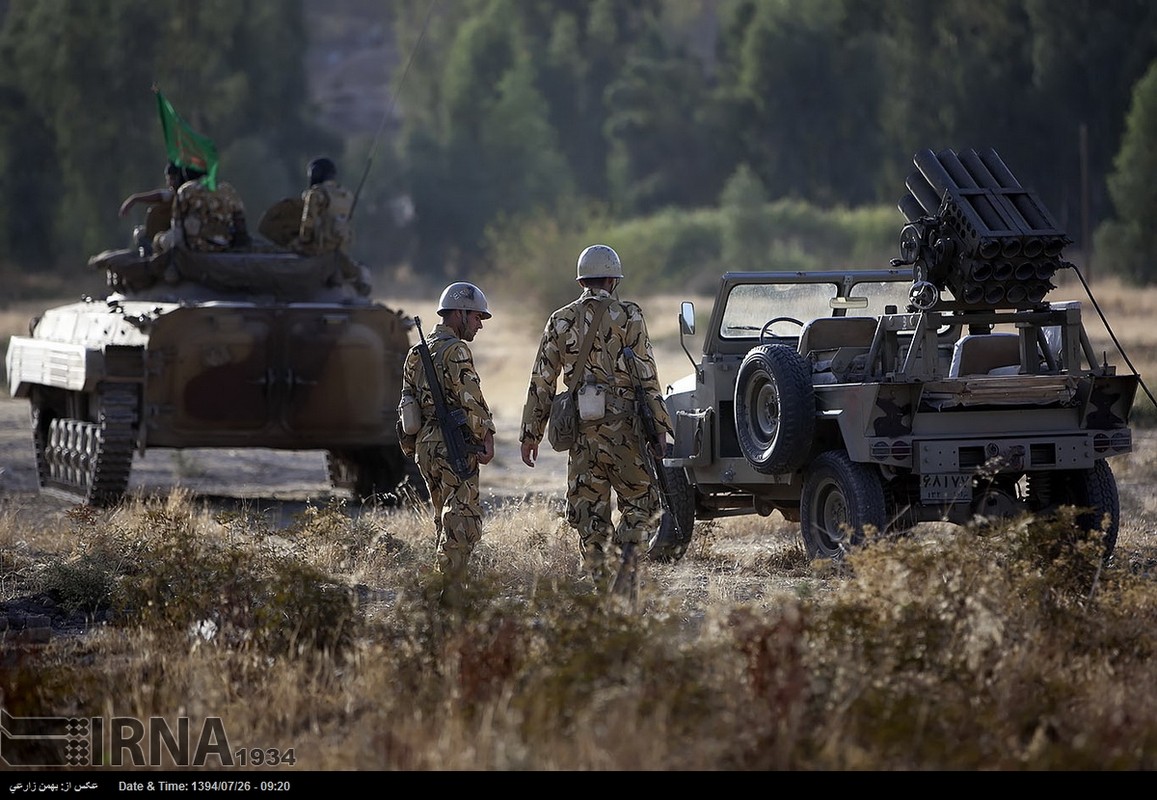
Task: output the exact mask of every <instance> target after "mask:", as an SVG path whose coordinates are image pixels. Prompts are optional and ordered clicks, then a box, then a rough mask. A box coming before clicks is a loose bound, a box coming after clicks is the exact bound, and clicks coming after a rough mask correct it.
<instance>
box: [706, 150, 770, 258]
mask: <svg viewBox="0 0 1157 800" xmlns="http://www.w3.org/2000/svg"><path fill="white" fill-rule="evenodd" d="M719 207H720V211H722V218H723V219H722V227H723V237H722V238H723V263H724V264H727V265H729V266H730V267H731V268H733V269H740V268H742V269H761V268H763V267H764V265H765V264H766V263H767V260H768V255H769V254H770V252H771V231H770V230H768V224H767V219H768V217H767V192H766V191H765V190H764V188H763V184H762V183H760V180H759V177H758V176H757V175H756V174H755V172H754V171H753V170H752V169H751V167H749V166H747V165H746V164H741V165H740V166H739V169H737V170H736V171H735V174H734V175H732V176H731V178H730V179H729V180H728V181H727V185H726V186H725V187H724V188H723V194H722V195H721V196H720V198H719Z"/></svg>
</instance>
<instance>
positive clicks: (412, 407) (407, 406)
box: [398, 392, 422, 436]
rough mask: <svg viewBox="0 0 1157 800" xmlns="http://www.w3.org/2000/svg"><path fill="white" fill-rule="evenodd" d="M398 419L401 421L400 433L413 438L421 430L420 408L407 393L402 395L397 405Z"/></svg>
mask: <svg viewBox="0 0 1157 800" xmlns="http://www.w3.org/2000/svg"><path fill="white" fill-rule="evenodd" d="M398 417H399V418H400V419H401V420H402V433H405V434H408V435H410V436H414V435H415V434H417V433H418V431H420V430H422V407H421V406H419V405H418V400H417V398H416V397H414V395H412V394H410V393H409V392H403V393H402V399H401V401H400V402H399V403H398Z"/></svg>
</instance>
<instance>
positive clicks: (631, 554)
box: [611, 542, 639, 604]
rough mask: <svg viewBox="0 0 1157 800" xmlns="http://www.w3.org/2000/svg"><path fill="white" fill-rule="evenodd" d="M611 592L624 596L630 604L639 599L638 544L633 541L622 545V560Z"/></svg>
mask: <svg viewBox="0 0 1157 800" xmlns="http://www.w3.org/2000/svg"><path fill="white" fill-rule="evenodd" d="M611 594H614V595H618V596H620V597H626V598H628V599H630V601H631V603H632V604H634V603H637V602H638V600H639V546H638V545H637V544H635V543H634V542H628V543H627V544H625V545H623V560H622V563H621V564H619V573H618V575H616V576H615V583H614V585H613V586H612V587H611Z"/></svg>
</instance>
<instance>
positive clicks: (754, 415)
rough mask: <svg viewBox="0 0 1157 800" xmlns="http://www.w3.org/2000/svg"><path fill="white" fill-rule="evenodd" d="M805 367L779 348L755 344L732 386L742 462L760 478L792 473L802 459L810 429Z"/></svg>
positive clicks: (811, 392)
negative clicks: (745, 461)
mask: <svg viewBox="0 0 1157 800" xmlns="http://www.w3.org/2000/svg"><path fill="white" fill-rule="evenodd" d="M815 406H816V404H815V389H814V388H813V387H812V382H811V363H810V362H809V361H808V360H807V359H806V358H804V357H803V356H801V355H800V354H799V353H797V352H796V351H795V350H793V349H792V348H790V347H786V346H784V345H774V344H769V345H759V346H758V347H755V348H752V350H751V351H750V352H749V353H748V354H747V356H746V357H744V359H743V363H742V364H741V365H740V366H739V374H738V376H737V377H736V382H735V431H736V434H737V435H738V437H739V447H740V449H741V450H742V451H743V455H744V457H745V458H746V459H747V460H748V462H750V464H751V466H752V467H754V468H755V469H756V471H758V472H761V473H763V474H764V475H773V474H776V473H783V472H794V471H795V470H797V469H799V468H800V467H801V466H802V465H803V463H804V461H805V460H806V459H807V456H808V452H809V451H810V450H811V445H812V439H813V437H814V435H815V426H816V417H815V414H816V407H815Z"/></svg>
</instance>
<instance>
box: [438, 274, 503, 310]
mask: <svg viewBox="0 0 1157 800" xmlns="http://www.w3.org/2000/svg"><path fill="white" fill-rule="evenodd" d="M454 309H461V310H463V311H477V312H479V313H481V314H482V319H490V316H491V314H490V306H488V305H487V304H486V295H484V294H482V290H481V289H479V288H478V287H477V286H475V285H474V284H472V283H466V282H465V281H460V282H458V283H452V284H450V285H449V286H447V287H446V288H445V289H443V290H442V296H441V297H439V298H438V313H439V314H442V313H444V312H446V311H453V310H454Z"/></svg>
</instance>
